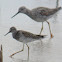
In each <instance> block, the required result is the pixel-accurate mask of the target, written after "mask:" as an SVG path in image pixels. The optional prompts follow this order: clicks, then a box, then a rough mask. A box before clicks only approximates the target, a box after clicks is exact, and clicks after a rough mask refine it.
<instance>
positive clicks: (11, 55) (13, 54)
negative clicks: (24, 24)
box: [10, 44, 24, 58]
mask: <svg viewBox="0 0 62 62" xmlns="http://www.w3.org/2000/svg"><path fill="white" fill-rule="evenodd" d="M23 50H24V44H23V49H22V50H21V51H18V52H15V53H13V54H12V55H10V57H11V58H12V56H13V55H15V54H17V53H19V52H22V51H23Z"/></svg>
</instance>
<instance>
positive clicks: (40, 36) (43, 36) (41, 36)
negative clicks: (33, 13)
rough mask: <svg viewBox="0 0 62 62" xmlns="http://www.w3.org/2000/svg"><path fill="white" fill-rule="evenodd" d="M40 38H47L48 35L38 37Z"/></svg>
mask: <svg viewBox="0 0 62 62" xmlns="http://www.w3.org/2000/svg"><path fill="white" fill-rule="evenodd" d="M37 36H38V37H39V38H45V37H46V36H47V35H37Z"/></svg>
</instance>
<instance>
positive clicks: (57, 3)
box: [53, 0, 59, 22]
mask: <svg viewBox="0 0 62 62" xmlns="http://www.w3.org/2000/svg"><path fill="white" fill-rule="evenodd" d="M58 6H59V0H56V8H58ZM53 22H57V14H56V15H55V16H54V21H53Z"/></svg>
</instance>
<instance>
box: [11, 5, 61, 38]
mask: <svg viewBox="0 0 62 62" xmlns="http://www.w3.org/2000/svg"><path fill="white" fill-rule="evenodd" d="M60 9H61V7H58V8H53V9H50V8H46V7H38V8H34V9H32V10H29V9H28V8H26V7H24V6H22V7H20V8H19V9H18V12H17V13H16V14H15V15H14V16H16V15H17V14H19V13H24V14H26V15H28V16H29V17H30V18H31V19H33V20H35V21H37V22H42V28H41V31H40V34H41V32H42V30H43V22H44V21H46V22H47V23H48V25H49V31H50V36H51V38H52V37H53V35H52V33H51V29H50V23H49V22H48V21H47V20H48V19H49V18H51V17H52V16H53V15H54V14H55V13H56V12H57V11H59V10H60ZM14 16H12V18H13V17H14Z"/></svg>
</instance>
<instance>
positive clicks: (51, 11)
mask: <svg viewBox="0 0 62 62" xmlns="http://www.w3.org/2000/svg"><path fill="white" fill-rule="evenodd" d="M60 9H61V7H58V8H55V9H49V8H45V7H38V8H35V9H33V11H36V12H38V13H39V14H41V15H43V16H49V15H53V14H54V13H56V12H57V11H58V10H60Z"/></svg>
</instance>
